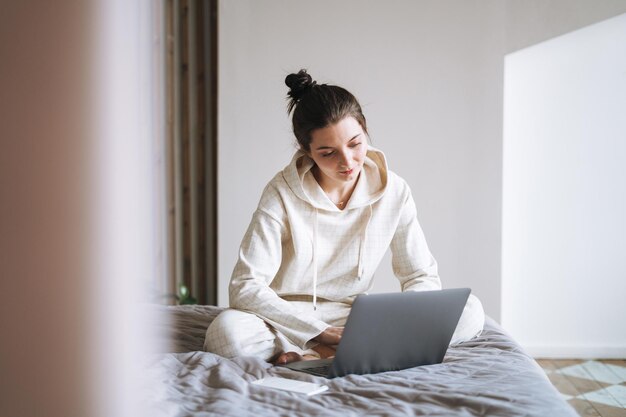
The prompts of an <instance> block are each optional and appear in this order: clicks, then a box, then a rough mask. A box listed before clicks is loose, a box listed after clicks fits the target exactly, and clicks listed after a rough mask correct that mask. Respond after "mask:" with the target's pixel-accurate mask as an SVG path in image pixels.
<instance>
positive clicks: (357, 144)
mask: <svg viewBox="0 0 626 417" xmlns="http://www.w3.org/2000/svg"><path fill="white" fill-rule="evenodd" d="M360 144H361V142H359V143H354V144H352V145H350V147H351V148H356V147H357V146H359V145H360Z"/></svg>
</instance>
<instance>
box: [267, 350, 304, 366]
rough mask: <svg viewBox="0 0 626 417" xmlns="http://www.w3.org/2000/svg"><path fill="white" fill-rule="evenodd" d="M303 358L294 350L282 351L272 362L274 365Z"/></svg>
mask: <svg viewBox="0 0 626 417" xmlns="http://www.w3.org/2000/svg"><path fill="white" fill-rule="evenodd" d="M301 360H303V357H302V355H300V354H298V353H296V352H283V353H281V354H280V355H278V359H276V361H275V362H274V364H275V365H284V364H286V363H291V362H296V361H301Z"/></svg>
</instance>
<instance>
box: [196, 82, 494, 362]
mask: <svg viewBox="0 0 626 417" xmlns="http://www.w3.org/2000/svg"><path fill="white" fill-rule="evenodd" d="M285 83H286V84H287V86H288V87H289V88H290V91H289V93H288V95H289V104H288V113H291V112H292V111H293V120H292V121H293V131H294V133H295V136H296V138H297V140H298V143H299V146H300V149H299V150H298V151H297V152H296V153H295V155H294V157H293V159H292V161H291V163H290V164H289V165H288V166H287V167H285V169H283V170H282V171H281V172H279V173H278V174H276V176H275V177H274V178H273V179H272V180H271V181H270V182H269V184H268V185H267V186H266V187H265V190H264V191H263V194H262V196H261V200H260V202H259V205H258V208H257V210H256V211H255V213H254V215H253V218H252V221H251V223H250V226H249V227H248V230H247V232H246V235H245V236H244V238H243V241H242V244H241V248H240V251H239V259H238V261H237V264H236V266H235V269H234V271H233V274H232V278H231V281H230V287H229V294H230V307H231V308H230V309H228V310H225V311H224V312H222V313H221V314H220V315H219V316H218V317H217V318H216V319H215V320H214V321H213V323H212V324H211V325H210V326H209V328H208V329H207V336H206V340H205V350H207V351H209V352H213V353H217V354H219V355H222V356H225V357H228V358H232V357H235V356H244V355H246V356H248V355H253V356H258V357H262V358H264V359H265V360H268V361H275V362H276V363H287V362H291V361H295V360H302V359H317V358H320V357H321V358H326V357H330V356H333V355H334V352H335V347H336V345H337V344H338V343H339V341H340V340H341V334H342V331H343V327H342V326H343V325H344V324H345V322H346V319H347V316H348V313H349V312H350V306H351V304H352V302H353V300H354V299H355V297H356V296H357V295H358V294H362V293H365V292H367V291H368V290H370V289H371V287H372V278H373V273H374V272H375V270H376V268H377V267H378V264H379V263H380V260H381V259H382V257H383V255H384V254H385V252H386V250H387V248H391V252H392V255H393V257H392V264H393V271H394V274H395V275H396V277H397V278H398V280H399V281H400V285H401V288H402V291H427V290H438V289H441V282H440V280H439V276H438V275H437V263H436V261H435V259H434V258H433V256H432V255H431V253H430V251H429V249H428V246H427V244H426V240H425V238H424V234H423V233H422V229H421V227H420V225H419V223H418V221H417V216H416V209H415V204H414V202H413V198H412V196H411V191H410V189H409V186H408V185H407V183H406V182H405V181H404V180H403V179H401V178H400V177H399V176H397V175H396V174H394V173H393V172H391V171H389V170H388V169H387V163H386V160H385V156H384V155H383V153H382V152H381V151H379V150H377V149H375V148H373V147H372V146H369V145H368V134H367V125H366V121H365V117H364V116H363V113H362V111H361V106H360V105H359V103H358V102H357V100H356V98H355V97H354V96H353V95H352V94H350V93H349V92H348V91H346V90H345V89H343V88H341V87H338V86H333V85H327V84H321V85H320V84H317V83H316V82H315V81H313V80H312V78H311V76H310V75H309V74H308V73H307V72H306V70H301V71H300V72H298V73H297V74H290V75H288V76H287V78H286V79H285ZM416 319H418V320H419V319H424V318H416ZM425 319H428V318H425ZM483 323H484V313H483V309H482V305H481V303H480V301H479V300H478V298H476V297H475V296H473V295H470V298H469V300H468V302H467V305H466V307H465V310H464V311H463V314H462V316H461V319H460V321H459V324H458V326H457V328H456V331H455V333H454V335H453V338H452V342H451V343H458V342H461V341H464V340H468V339H470V338H472V337H474V336H476V335H478V334H480V332H481V331H482V328H483Z"/></svg>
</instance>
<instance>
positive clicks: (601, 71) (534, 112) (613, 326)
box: [502, 14, 626, 357]
mask: <svg viewBox="0 0 626 417" xmlns="http://www.w3.org/2000/svg"><path fill="white" fill-rule="evenodd" d="M625 51H626V14H624V15H621V16H618V17H615V18H613V19H610V20H606V21H604V22H601V23H597V24H595V25H592V26H589V27H586V28H584V29H580V30H577V31H575V32H571V33H568V34H566V35H563V36H560V37H558V38H554V39H551V40H549V41H546V42H543V43H541V44H538V45H534V46H532V47H529V48H526V49H524V50H521V51H518V52H515V53H512V54H510V55H508V56H507V57H506V72H505V74H506V75H505V102H504V106H505V107H504V108H505V113H504V115H505V117H504V122H505V123H504V177H503V190H504V191H503V252H502V253H503V256H502V259H503V268H502V324H503V325H504V326H505V327H506V328H507V329H508V330H509V331H510V332H511V333H512V334H513V335H514V336H515V337H516V338H517V339H518V340H519V341H520V342H521V343H522V344H523V345H524V346H525V347H526V348H527V349H528V350H529V351H530V352H531V353H533V354H535V355H537V356H543V357H545V356H560V357H625V356H626V321H624V318H625V317H626V303H625V302H624V295H625V294H626V279H625V278H626V264H625V263H624V261H623V255H624V254H623V252H624V248H626V117H624V116H625V113H624V112H625V109H626V76H625V74H626V54H625V53H624V52H625Z"/></svg>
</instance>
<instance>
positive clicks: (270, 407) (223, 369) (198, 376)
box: [144, 306, 577, 417]
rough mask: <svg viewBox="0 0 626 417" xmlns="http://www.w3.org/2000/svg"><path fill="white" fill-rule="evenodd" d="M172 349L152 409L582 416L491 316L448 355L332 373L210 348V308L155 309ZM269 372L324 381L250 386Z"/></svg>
mask: <svg viewBox="0 0 626 417" xmlns="http://www.w3.org/2000/svg"><path fill="white" fill-rule="evenodd" d="M151 308H152V309H155V311H157V310H158V313H160V314H167V315H168V317H169V321H164V320H159V321H158V322H159V323H160V324H158V326H161V327H162V329H161V330H163V332H164V333H162V334H165V335H166V337H167V340H166V341H165V342H167V346H169V348H168V349H167V350H168V351H167V352H163V353H158V354H153V355H149V356H148V357H147V358H145V361H146V362H145V366H146V368H145V369H146V371H145V372H146V373H145V375H146V376H147V379H146V381H149V383H147V384H146V386H145V387H144V388H145V390H146V391H145V395H144V400H145V407H146V409H147V410H148V411H149V415H154V416H237V417H241V416H258V417H265V416H312V415H323V416H342V417H345V416H365V415H366V416H396V415H397V416H401V415H429V416H544V417H545V416H577V413H576V412H575V410H574V409H573V408H572V407H571V406H570V405H569V404H567V402H566V401H565V400H564V399H563V398H562V397H561V395H560V394H559V393H558V391H557V390H556V389H555V388H554V387H553V386H552V384H551V383H550V381H549V380H548V378H547V377H546V375H545V373H544V372H543V370H542V369H541V368H540V367H539V365H538V364H537V363H536V362H535V361H534V360H533V359H532V358H531V357H530V356H528V354H526V353H525V352H524V351H523V350H522V349H521V347H520V346H519V345H518V344H517V343H516V342H515V341H514V340H513V339H512V338H511V337H510V336H509V335H508V334H507V333H506V332H505V331H504V330H503V329H502V328H501V327H500V326H499V325H498V324H497V323H496V322H495V321H494V320H492V319H490V318H487V320H486V323H485V330H484V331H483V333H482V335H481V336H480V337H478V338H475V339H473V340H471V341H468V342H465V343H462V344H460V345H456V346H454V347H451V348H449V349H448V352H447V353H446V356H445V359H444V361H443V363H441V364H437V365H430V366H422V367H418V368H412V369H406V370H403V371H393V372H384V373H380V374H375V375H350V376H346V377H343V378H335V379H332V380H326V379H325V378H320V377H315V376H312V375H308V374H304V373H300V372H296V371H292V370H289V369H286V368H282V367H274V366H272V365H271V364H269V363H266V362H264V361H263V360H260V359H256V358H252V357H242V358H237V359H234V360H228V359H225V358H223V357H220V356H218V355H215V354H212V353H208V352H203V351H202V346H203V342H204V334H205V330H206V328H207V326H208V325H209V323H210V322H211V320H213V319H214V318H215V317H216V316H217V314H219V312H220V311H221V309H220V308H218V307H212V306H170V307H155V306H153V307H151ZM268 376H280V377H285V378H291V379H298V380H302V381H309V382H317V383H320V382H324V383H326V384H327V385H328V386H329V390H328V391H326V392H324V393H321V394H318V395H314V396H310V397H307V396H304V395H302V394H296V393H290V392H284V391H278V390H273V389H269V388H264V387H259V386H256V385H252V384H251V382H252V381H255V380H257V379H260V378H264V377H268Z"/></svg>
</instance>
